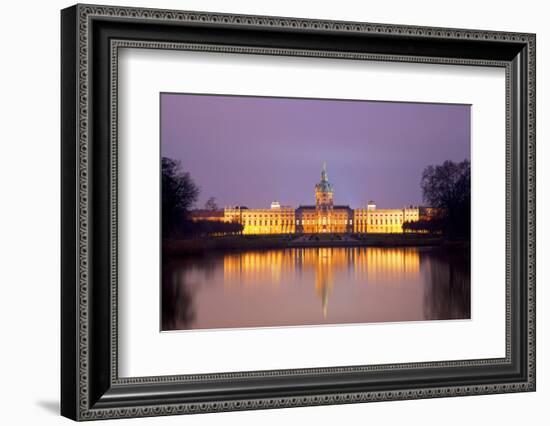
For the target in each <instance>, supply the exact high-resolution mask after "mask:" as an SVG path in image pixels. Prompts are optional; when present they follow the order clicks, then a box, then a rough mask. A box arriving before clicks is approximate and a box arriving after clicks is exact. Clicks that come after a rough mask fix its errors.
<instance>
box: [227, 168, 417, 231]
mask: <svg viewBox="0 0 550 426" xmlns="http://www.w3.org/2000/svg"><path fill="white" fill-rule="evenodd" d="M223 218H224V221H225V222H236V223H240V224H241V225H242V226H243V231H242V233H243V234H245V235H269V234H295V233H298V234H302V233H303V234H321V233H358V234H363V233H381V234H388V233H402V232H403V223H405V222H416V221H418V220H420V211H419V209H418V208H404V209H383V210H378V209H376V205H375V204H374V203H369V207H368V208H364V209H351V208H350V207H348V206H335V205H334V191H333V189H332V185H331V184H330V183H329V182H328V178H327V171H326V165H324V166H323V171H322V173H321V181H320V182H319V183H318V184H316V185H315V205H312V206H300V207H298V208H296V209H295V208H292V207H281V206H280V204H279V203H278V202H276V203H274V204H272V208H271V209H248V208H246V207H230V208H225V209H224V215H223Z"/></svg>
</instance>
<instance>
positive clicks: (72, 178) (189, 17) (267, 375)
mask: <svg viewBox="0 0 550 426" xmlns="http://www.w3.org/2000/svg"><path fill="white" fill-rule="evenodd" d="M61 29H62V31H61V50H62V75H61V82H62V93H61V99H62V119H61V128H62V151H61V157H62V183H61V190H62V218H61V220H62V235H61V238H62V265H61V267H62V283H61V321H62V328H61V337H62V339H61V354H62V357H61V367H62V368H61V370H62V374H61V385H62V386H61V413H62V415H64V416H66V417H69V418H71V419H74V420H92V419H105V418H118V417H139V416H158V415H169V414H187V413H204V412H215V411H229V410H247V409H262V408H276V407H293V406H308V405H321V404H343V403H355V402H367V401H381V400H399V399H414V398H434V397H443V396H463V395H476V394H490V393H504V392H520V391H534V390H535V35H534V34H520V33H509V32H493V31H478V30H463V29H449V28H426V27H413V26H401V25H385V24H369V23H358V22H334V21H320V20H307V19H293V18H278V17H264V16H242V15H227V14H215V13H201V12H183V11H169V10H154V9H134V8H126V7H104V6H95V5H76V6H73V7H70V8H67V9H64V10H63V11H62V13H61ZM121 47H135V48H148V49H187V50H199V51H216V52H232V53H242V54H247V53H254V54H264V55H276V56H281V55H283V56H284V55H291V56H292V55H293V56H311V57H318V58H342V59H355V60H384V61H397V62H423V63H430V64H432V63H433V64H455V65H464V66H468V65H485V66H494V67H502V68H504V69H505V70H506V111H507V113H506V115H507V117H506V125H507V129H506V139H507V140H506V162H507V164H506V198H507V200H506V203H507V211H506V231H505V232H506V356H505V357H504V358H496V359H479V360H460V361H445V362H443V361H442V362H430V363H410V364H385V365H370V366H369V365H359V366H326V368H315V369H301V370H272V371H255V372H243V373H218V374H205V375H192V376H189V375H187V376H183V375H182V376H160V377H135V378H120V377H119V375H118V357H117V353H118V352H117V345H118V327H117V226H118V223H117V197H118V194H117V191H118V188H117V143H116V141H117V128H116V118H117V84H118V79H117V52H118V49H119V48H121Z"/></svg>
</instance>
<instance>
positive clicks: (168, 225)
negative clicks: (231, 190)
mask: <svg viewBox="0 0 550 426" xmlns="http://www.w3.org/2000/svg"><path fill="white" fill-rule="evenodd" d="M199 193H200V189H199V187H198V186H197V185H196V184H195V182H193V179H192V178H191V175H190V174H189V173H187V172H184V171H182V170H181V166H180V163H179V162H178V161H175V160H172V159H170V158H166V157H163V158H162V236H163V238H189V237H196V236H208V235H220V234H238V233H240V232H241V231H242V230H243V226H242V225H241V224H239V223H224V222H215V221H206V220H204V221H192V220H191V218H190V216H189V212H190V210H191V207H192V206H193V204H194V203H195V202H196V201H197V199H198V197H199ZM206 207H207V208H208V209H210V210H215V209H217V205H216V203H215V199H214V198H210V199H208V201H207V202H206Z"/></svg>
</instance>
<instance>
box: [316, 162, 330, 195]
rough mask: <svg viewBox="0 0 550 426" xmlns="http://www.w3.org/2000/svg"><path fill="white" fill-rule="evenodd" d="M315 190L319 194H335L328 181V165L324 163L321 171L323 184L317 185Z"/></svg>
mask: <svg viewBox="0 0 550 426" xmlns="http://www.w3.org/2000/svg"><path fill="white" fill-rule="evenodd" d="M315 190H316V191H318V192H333V189H332V185H331V184H330V182H329V181H328V175H327V163H323V170H322V171H321V182H319V183H318V184H317V185H315Z"/></svg>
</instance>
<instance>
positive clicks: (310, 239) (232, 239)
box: [162, 234, 469, 256]
mask: <svg viewBox="0 0 550 426" xmlns="http://www.w3.org/2000/svg"><path fill="white" fill-rule="evenodd" d="M438 246H441V247H448V248H452V247H454V248H463V247H467V246H469V242H468V241H448V240H445V239H444V238H443V237H441V236H434V235H422V234H396V235H392V234H371V235H365V234H362V235H360V236H349V235H330V236H329V235H319V234H311V235H309V234H308V235H305V236H304V235H302V236H299V237H297V236H296V235H295V234H294V235H287V234H285V235H270V236H260V235H235V236H222V237H209V238H196V239H180V240H175V239H165V240H163V241H162V252H163V254H165V255H169V256H177V255H188V254H189V255H192V254H204V253H206V252H211V251H246V250H272V249H287V248H325V247H388V248H389V247H438Z"/></svg>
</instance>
